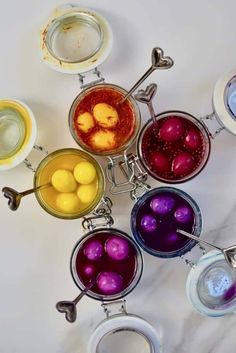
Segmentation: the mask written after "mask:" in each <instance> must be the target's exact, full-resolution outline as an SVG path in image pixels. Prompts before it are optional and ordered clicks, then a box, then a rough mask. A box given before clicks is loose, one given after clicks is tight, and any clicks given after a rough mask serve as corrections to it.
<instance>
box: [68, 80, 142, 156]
mask: <svg viewBox="0 0 236 353" xmlns="http://www.w3.org/2000/svg"><path fill="white" fill-rule="evenodd" d="M103 89H105V90H106V89H107V90H113V91H114V92H119V93H120V94H121V95H122V97H124V96H125V95H126V93H127V91H126V90H125V89H124V88H122V87H120V86H117V85H115V84H111V83H100V84H97V85H94V86H92V87H89V88H87V89H85V90H84V91H82V92H81V93H80V94H79V95H78V96H77V97H76V98H75V99H74V101H73V103H72V105H71V108H70V111H69V120H68V121H69V129H70V133H71V135H72V137H73V138H74V140H75V141H76V143H77V144H78V145H79V146H80V147H81V148H83V149H84V150H85V151H87V152H89V153H92V154H94V155H98V156H115V155H119V154H120V153H122V152H124V151H125V150H126V149H128V148H129V147H130V146H131V145H132V144H133V142H134V141H135V139H136V137H137V135H138V133H139V128H140V121H141V117H140V111H139V108H138V105H137V103H136V101H135V99H134V98H133V97H132V96H130V97H129V98H127V102H128V104H129V106H130V108H131V110H132V113H133V116H134V127H133V132H132V134H131V135H130V136H129V138H128V139H126V141H124V142H123V143H121V144H120V145H119V146H118V147H116V148H111V149H107V150H101V151H97V150H96V149H93V148H92V147H90V146H89V145H87V144H85V143H84V142H83V141H82V138H80V137H79V136H78V133H77V132H76V128H75V127H74V117H75V112H76V108H77V106H78V105H79V103H80V101H81V100H82V99H83V98H84V97H86V95H88V94H90V93H92V92H93V91H99V90H103ZM101 103H102V102H101ZM105 130H106V129H105Z"/></svg>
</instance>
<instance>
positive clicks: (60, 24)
mask: <svg viewBox="0 0 236 353" xmlns="http://www.w3.org/2000/svg"><path fill="white" fill-rule="evenodd" d="M112 43H113V34H112V30H111V27H110V25H109V23H108V22H107V20H106V19H105V18H104V17H103V16H102V15H100V14H98V13H97V12H95V11H91V10H88V9H84V8H80V7H75V6H72V5H65V6H62V7H59V8H57V9H56V10H55V11H54V13H53V14H52V15H51V17H50V18H49V20H48V21H47V23H46V24H45V25H44V26H43V28H42V30H41V32H40V50H41V54H42V58H43V60H44V61H45V62H46V63H47V64H48V65H49V66H50V67H51V68H52V69H54V70H57V71H60V72H63V73H68V74H79V73H83V72H86V71H90V70H92V69H94V68H96V67H97V66H98V65H100V64H101V63H102V62H103V61H104V60H105V59H106V58H107V56H108V55H109V54H110V51H111V48H112Z"/></svg>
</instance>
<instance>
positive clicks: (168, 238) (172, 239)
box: [165, 231, 179, 245]
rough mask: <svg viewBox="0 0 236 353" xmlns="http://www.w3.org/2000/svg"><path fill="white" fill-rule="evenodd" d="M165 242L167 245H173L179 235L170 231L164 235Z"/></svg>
mask: <svg viewBox="0 0 236 353" xmlns="http://www.w3.org/2000/svg"><path fill="white" fill-rule="evenodd" d="M165 241H166V244H168V245H174V244H176V243H178V241H179V234H178V233H177V232H175V231H172V232H170V233H168V234H167V235H166V239H165Z"/></svg>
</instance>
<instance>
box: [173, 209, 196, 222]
mask: <svg viewBox="0 0 236 353" xmlns="http://www.w3.org/2000/svg"><path fill="white" fill-rule="evenodd" d="M174 216H175V219H176V221H177V222H179V223H187V222H189V221H190V220H191V219H192V216H193V214H192V210H191V208H189V207H187V206H180V207H178V208H177V209H176V211H175V213H174Z"/></svg>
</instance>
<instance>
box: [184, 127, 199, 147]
mask: <svg viewBox="0 0 236 353" xmlns="http://www.w3.org/2000/svg"><path fill="white" fill-rule="evenodd" d="M184 145H185V147H187V148H190V149H191V150H196V149H197V148H198V147H200V146H201V136H200V133H199V132H198V131H197V130H195V129H190V130H188V132H187V135H186V136H185V139H184Z"/></svg>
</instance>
